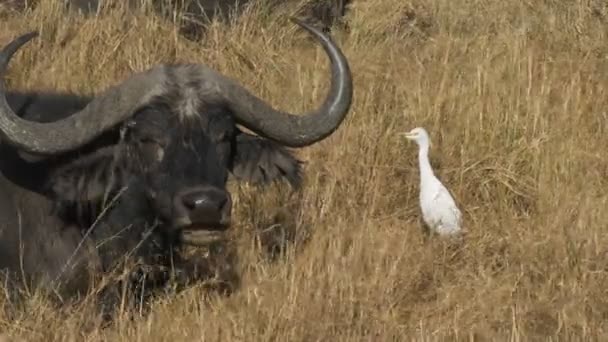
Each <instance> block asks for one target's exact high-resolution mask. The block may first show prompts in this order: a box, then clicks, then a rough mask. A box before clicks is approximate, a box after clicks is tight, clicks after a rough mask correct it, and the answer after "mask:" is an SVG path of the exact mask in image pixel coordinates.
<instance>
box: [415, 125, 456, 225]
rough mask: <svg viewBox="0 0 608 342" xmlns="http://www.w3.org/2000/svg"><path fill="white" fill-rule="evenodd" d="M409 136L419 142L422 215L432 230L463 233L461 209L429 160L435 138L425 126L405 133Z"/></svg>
mask: <svg viewBox="0 0 608 342" xmlns="http://www.w3.org/2000/svg"><path fill="white" fill-rule="evenodd" d="M403 135H404V136H405V137H406V138H407V139H408V140H413V141H415V142H416V144H418V164H419V168H420V209H421V210H422V218H423V219H424V222H425V223H426V224H427V225H428V226H429V228H430V229H431V231H434V232H436V233H438V234H439V235H441V236H451V235H459V234H460V233H461V232H462V229H461V227H460V226H461V223H462V222H461V216H462V214H461V213H460V209H458V207H457V206H456V203H455V202H454V198H452V195H450V192H449V191H448V189H446V187H445V186H444V185H443V184H441V181H439V179H437V177H436V176H435V173H434V172H433V169H432V167H431V163H430V161H429V148H430V143H431V140H430V138H429V134H428V133H427V131H426V130H425V129H424V128H422V127H417V128H414V129H412V130H411V131H409V132H407V133H404V134H403Z"/></svg>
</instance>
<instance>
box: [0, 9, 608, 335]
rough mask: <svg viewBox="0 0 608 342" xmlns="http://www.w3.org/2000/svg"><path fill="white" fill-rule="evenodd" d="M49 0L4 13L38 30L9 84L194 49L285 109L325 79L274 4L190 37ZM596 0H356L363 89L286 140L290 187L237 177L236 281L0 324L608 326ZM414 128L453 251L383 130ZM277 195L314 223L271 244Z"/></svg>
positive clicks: (42, 81)
mask: <svg viewBox="0 0 608 342" xmlns="http://www.w3.org/2000/svg"><path fill="white" fill-rule="evenodd" d="M42 3H43V6H42V7H41V8H40V9H38V10H36V11H33V12H30V13H26V14H24V15H11V16H5V17H2V24H1V25H2V28H1V34H2V36H1V37H0V40H1V42H6V41H7V40H8V39H9V38H12V37H14V35H16V34H17V33H22V32H25V31H28V30H31V29H39V30H41V32H42V35H41V37H40V38H39V39H37V40H35V41H34V42H32V43H31V44H29V45H28V46H27V47H26V48H25V49H23V51H22V52H21V53H19V55H18V56H17V58H16V59H15V60H14V62H13V63H12V65H11V71H10V74H9V78H10V81H9V82H10V85H11V87H12V88H36V89H51V88H52V89H64V90H73V91H77V92H79V93H90V92H93V91H98V90H101V89H103V88H105V87H106V86H109V85H111V84H113V83H116V82H119V81H120V80H122V79H124V78H126V77H128V75H129V74H130V73H132V72H133V71H138V70H142V69H145V68H148V67H150V66H152V65H154V64H156V63H161V62H175V61H191V62H194V61H197V62H202V63H207V64H209V65H211V66H213V67H215V68H217V69H218V70H220V71H221V72H224V73H226V74H228V75H230V76H232V77H234V78H236V79H239V80H241V81H242V82H243V83H244V84H245V85H246V86H248V87H249V88H250V89H252V90H254V91H255V93H257V94H258V95H260V96H262V97H264V98H265V99H268V100H269V101H270V102H271V103H272V104H274V105H276V106H278V107H281V108H284V109H287V110H292V111H303V110H305V109H308V108H312V106H315V105H316V104H318V103H319V101H320V100H321V98H322V97H323V95H324V93H325V90H326V89H327V88H326V87H327V83H328V82H327V74H326V71H327V62H326V58H325V56H324V55H323V53H322V50H321V49H320V48H318V47H316V46H313V45H312V44H311V43H310V41H308V40H306V39H304V38H305V35H304V34H303V33H302V32H301V31H299V30H297V28H296V27H295V26H294V25H293V24H291V23H289V22H288V21H287V20H286V18H285V17H284V16H282V15H280V13H275V14H273V15H272V16H270V17H264V19H263V20H262V19H260V17H257V16H256V14H255V13H250V14H247V15H245V16H244V17H243V18H241V20H239V21H238V23H237V25H235V26H233V27H232V28H227V27H222V26H219V25H218V26H216V27H213V28H212V30H211V32H210V33H209V35H208V36H207V38H206V39H205V40H204V41H202V42H199V43H195V42H189V41H186V40H183V39H182V38H180V37H179V36H178V35H177V33H176V30H175V28H174V27H172V26H171V25H170V24H168V23H166V22H162V21H160V20H158V19H156V18H154V17H152V16H149V15H145V14H141V15H137V14H136V15H135V16H127V15H122V14H121V12H119V11H113V12H109V13H107V15H105V16H103V17H102V18H98V19H88V20H85V19H84V18H81V17H78V16H73V17H70V18H68V19H65V18H62V17H61V16H60V14H59V12H58V11H57V10H56V9H53V8H52V7H53V6H52V5H50V4H51V3H53V1H52V0H51V1H42ZM602 6H604V5H603V3H602V2H601V1H595V2H594V1H553V0H543V1H541V0H538V1H530V0H490V1H481V0H458V1H454V0H430V1H428V0H427V1H422V0H355V2H354V5H353V10H352V12H351V13H349V15H348V18H347V21H348V22H349V25H350V31H348V32H336V33H335V36H336V39H337V40H338V41H339V43H340V45H341V46H342V47H343V49H344V51H345V54H346V55H347V56H348V58H349V59H350V62H351V67H352V71H353V74H354V77H355V96H356V98H355V100H354V104H353V107H352V112H351V113H350V116H349V117H348V119H347V120H346V122H345V124H344V125H343V126H342V127H341V129H340V130H339V131H338V132H337V133H336V134H335V135H333V136H332V137H330V138H329V139H327V140H326V141H324V142H322V143H319V144H317V145H315V146H313V147H310V148H307V149H304V150H301V151H299V152H298V153H299V155H300V156H301V157H302V158H303V159H304V160H306V161H307V162H308V164H307V165H306V183H305V187H304V189H303V191H302V193H301V194H300V195H299V197H296V196H292V195H289V194H288V193H287V192H286V191H284V190H283V187H273V188H272V189H269V190H267V191H265V192H264V193H263V194H262V195H257V196H254V195H253V194H254V193H255V192H256V191H257V190H255V189H252V188H249V187H247V186H240V187H239V188H237V187H236V186H234V192H235V212H234V215H235V216H236V220H235V221H236V222H238V225H237V226H236V227H235V231H236V232H238V234H236V235H237V237H236V243H237V246H238V249H239V253H240V263H239V269H240V270H241V272H242V275H243V277H244V283H243V287H242V289H241V290H240V291H239V292H237V293H236V294H235V295H233V296H231V297H229V298H213V299H212V300H210V302H203V301H202V300H201V296H202V292H201V291H202V290H200V289H198V288H192V289H189V290H187V291H185V292H183V293H182V294H180V295H179V296H177V298H176V297H172V298H169V297H167V298H163V299H159V300H158V302H156V303H155V305H154V308H153V310H152V313H151V314H149V315H147V316H142V317H139V318H137V319H135V320H133V321H131V320H122V319H119V320H118V321H117V322H116V324H115V325H113V326H110V327H107V328H101V327H99V326H97V325H95V323H94V322H92V319H91V318H90V316H91V312H92V311H91V309H90V308H74V309H71V312H70V313H69V314H68V316H67V317H63V316H59V315H57V313H56V312H55V311H53V310H52V309H50V308H49V307H48V305H46V304H45V303H43V302H40V301H36V300H34V299H33V300H32V301H31V305H30V306H29V309H26V310H25V311H23V313H22V314H21V315H19V316H18V317H15V318H11V319H10V320H9V318H8V317H6V316H1V314H0V321H1V323H0V324H1V325H0V330H3V331H4V332H5V333H6V334H8V335H9V336H13V337H16V338H23V339H25V340H28V341H29V340H32V341H35V340H39V341H53V340H70V341H71V340H79V341H80V340H111V341H123V340H124V341H156V340H158V341H167V340H180V341H181V340H184V341H190V340H204V341H228V340H238V341H243V340H244V341H258V340H260V341H267V340H278V341H318V340H324V341H354V340H373V341H383V340H394V339H398V340H401V341H409V340H425V341H427V340H428V341H431V340H432V341H435V340H446V339H448V340H456V339H457V340H465V339H467V340H469V339H470V340H513V341H519V340H531V339H532V340H534V339H544V338H549V337H553V340H556V339H558V340H568V341H570V340H588V339H591V340H596V339H598V340H602V339H606V338H607V337H608V323H607V322H608V321H607V318H608V299H607V298H608V296H607V293H606V291H607V284H608V283H607V281H608V273H607V272H608V231H607V230H606V228H607V226H608V210H606V208H608V195H607V194H606V190H607V189H608V155H607V150H606V146H608V136H607V134H606V133H607V131H608V114H607V111H606V108H608V101H607V100H608V96H607V95H608V94H607V92H608V71H607V70H608V60H607V59H606V54H607V53H608V46H607V44H606V33H607V29H608V26H607V22H606V20H607V19H608V18H607V17H606V12H607V11H606V7H602ZM415 126H425V127H426V128H427V129H428V130H429V131H430V133H431V137H432V139H433V149H432V150H431V153H432V162H433V164H434V165H435V167H436V168H437V170H438V171H437V173H438V174H439V176H440V178H442V180H443V181H444V182H445V183H447V184H448V185H449V187H450V188H451V190H452V191H453V193H454V194H455V197H456V198H457V201H458V202H459V203H460V206H461V208H462V209H463V212H464V219H465V223H466V226H467V229H468V230H469V231H470V234H469V236H468V239H467V241H466V243H465V244H464V245H463V246H462V247H461V248H452V247H451V246H448V245H447V244H445V243H442V242H441V241H438V240H436V239H430V240H426V239H425V238H424V237H423V234H422V233H421V226H420V223H419V210H418V207H417V203H418V200H417V196H418V192H417V191H418V174H417V168H416V166H417V164H416V160H415V156H416V149H415V146H414V145H413V144H408V143H406V142H405V141H403V140H402V139H400V138H398V137H397V136H396V135H395V133H397V132H399V131H404V130H408V129H411V128H413V127H415ZM281 210H283V211H285V210H287V213H286V214H285V213H282V214H281V213H280V211H281ZM277 213H279V214H280V215H282V219H283V220H284V221H281V222H283V225H284V227H285V226H289V225H291V226H290V227H291V228H293V227H295V229H296V231H298V232H309V233H310V234H309V235H308V236H307V239H302V238H301V239H297V241H299V243H297V244H296V245H292V246H291V247H289V248H287V249H285V250H284V251H283V253H282V254H281V255H280V256H279V257H278V258H276V259H275V260H271V259H269V258H268V257H267V255H266V253H265V252H264V246H265V245H264V244H265V243H266V242H265V241H266V239H260V236H259V234H257V233H256V232H258V231H259V230H260V229H263V228H266V227H267V226H268V225H269V223H268V222H270V221H271V220H272V219H273V217H274V216H275V215H279V214H277ZM290 227H287V228H290ZM301 235H304V234H301ZM262 237H263V236H262ZM303 241H306V243H305V244H304V243H303ZM59 317H61V318H59Z"/></svg>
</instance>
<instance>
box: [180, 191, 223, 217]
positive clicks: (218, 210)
mask: <svg viewBox="0 0 608 342" xmlns="http://www.w3.org/2000/svg"><path fill="white" fill-rule="evenodd" d="M181 202H182V204H183V207H184V208H185V209H186V211H187V215H188V216H189V218H190V220H191V221H192V222H193V223H201V224H207V225H226V224H227V223H228V222H227V221H228V220H229V218H230V210H231V206H232V202H231V200H230V195H229V194H228V193H227V192H226V191H223V190H220V189H215V188H209V189H204V190H197V191H192V192H188V193H185V194H183V195H182V196H181Z"/></svg>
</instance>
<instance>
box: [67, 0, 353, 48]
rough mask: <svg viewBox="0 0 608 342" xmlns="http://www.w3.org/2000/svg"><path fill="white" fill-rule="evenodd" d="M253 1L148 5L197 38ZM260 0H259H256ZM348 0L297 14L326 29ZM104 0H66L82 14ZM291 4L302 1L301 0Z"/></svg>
mask: <svg viewBox="0 0 608 342" xmlns="http://www.w3.org/2000/svg"><path fill="white" fill-rule="evenodd" d="M255 1H256V0H153V1H152V2H151V4H152V5H153V7H154V10H155V12H156V13H158V14H160V15H161V16H163V17H165V18H173V17H174V16H175V14H176V13H178V14H179V15H178V16H177V17H176V19H177V23H178V25H179V26H180V31H181V33H182V34H183V35H184V36H185V37H187V38H189V39H197V38H199V37H200V35H201V33H202V32H203V31H204V26H205V25H206V24H208V23H209V22H210V21H211V20H212V19H213V18H216V17H218V18H220V19H222V20H226V19H228V17H229V14H237V15H238V14H239V13H242V11H243V10H244V9H245V7H246V6H247V5H249V4H251V3H254V2H255ZM257 1H260V0H257ZM264 1H266V5H267V6H268V7H269V8H275V7H276V6H277V5H280V4H284V3H285V2H286V0H264ZM350 2H351V0H311V1H309V2H308V3H306V4H304V6H302V7H301V8H300V10H299V15H300V16H303V17H306V18H307V20H309V21H315V22H317V23H318V24H320V26H322V28H323V30H325V31H329V30H330V28H331V26H332V25H333V24H334V22H335V21H336V20H338V19H340V18H342V17H343V16H344V15H345V14H346V10H347V5H348V4H350ZM102 3H103V0H68V5H69V7H71V8H74V9H77V10H79V11H81V12H82V13H87V14H90V13H96V12H97V10H98V9H99V7H100V5H101V4H102ZM126 3H127V4H128V6H129V7H130V8H138V7H139V6H141V5H142V1H141V0H128V1H127V2H126ZM292 3H294V5H295V4H301V1H300V0H292Z"/></svg>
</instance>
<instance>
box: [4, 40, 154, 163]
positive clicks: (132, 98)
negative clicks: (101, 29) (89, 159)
mask: <svg viewBox="0 0 608 342" xmlns="http://www.w3.org/2000/svg"><path fill="white" fill-rule="evenodd" d="M37 35H38V33H37V32H30V33H26V34H24V35H21V36H19V37H17V38H16V39H14V40H13V41H12V42H10V43H9V44H8V45H6V46H5V47H4V49H2V51H0V139H1V141H2V142H6V143H8V144H11V145H13V146H15V147H17V148H19V149H20V150H21V151H23V152H29V153H34V154H41V155H52V154H57V153H61V152H66V151H70V150H74V149H75V148H77V147H80V146H82V145H84V144H86V143H88V142H90V141H91V140H93V139H94V138H95V137H97V136H99V135H100V134H102V133H103V132H104V131H105V130H107V129H108V128H111V127H113V126H115V125H116V124H118V123H120V122H122V121H124V120H125V119H127V118H129V117H130V116H132V115H133V114H134V113H135V112H136V111H137V109H138V108H140V107H141V106H142V105H145V104H146V103H148V102H149V101H150V100H151V99H152V98H153V97H156V96H158V95H162V94H164V93H166V90H165V88H164V85H165V84H166V82H165V74H166V73H165V71H164V67H160V68H153V69H150V70H148V71H146V72H142V73H139V74H135V75H134V76H133V77H131V78H129V79H127V80H126V81H124V82H123V83H121V84H120V85H118V86H115V87H111V88H109V89H108V90H107V91H106V92H105V93H104V94H102V95H101V96H98V97H96V98H94V99H93V100H92V101H91V102H90V103H89V104H88V105H87V106H86V107H85V108H84V109H83V110H81V111H80V112H78V113H75V114H74V115H71V116H69V117H67V118H65V119H62V120H58V121H54V122H49V123H39V122H33V121H28V120H24V119H22V118H20V117H19V116H17V115H16V114H15V113H14V112H13V110H12V109H11V108H10V106H9V105H8V102H7V99H6V87H5V82H4V75H5V74H6V69H7V67H8V63H9V62H10V60H11V58H12V57H13V55H14V54H15V52H17V50H19V48H20V47H21V46H23V45H24V44H25V43H27V42H28V41H30V40H31V39H32V38H34V37H36V36H37Z"/></svg>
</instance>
